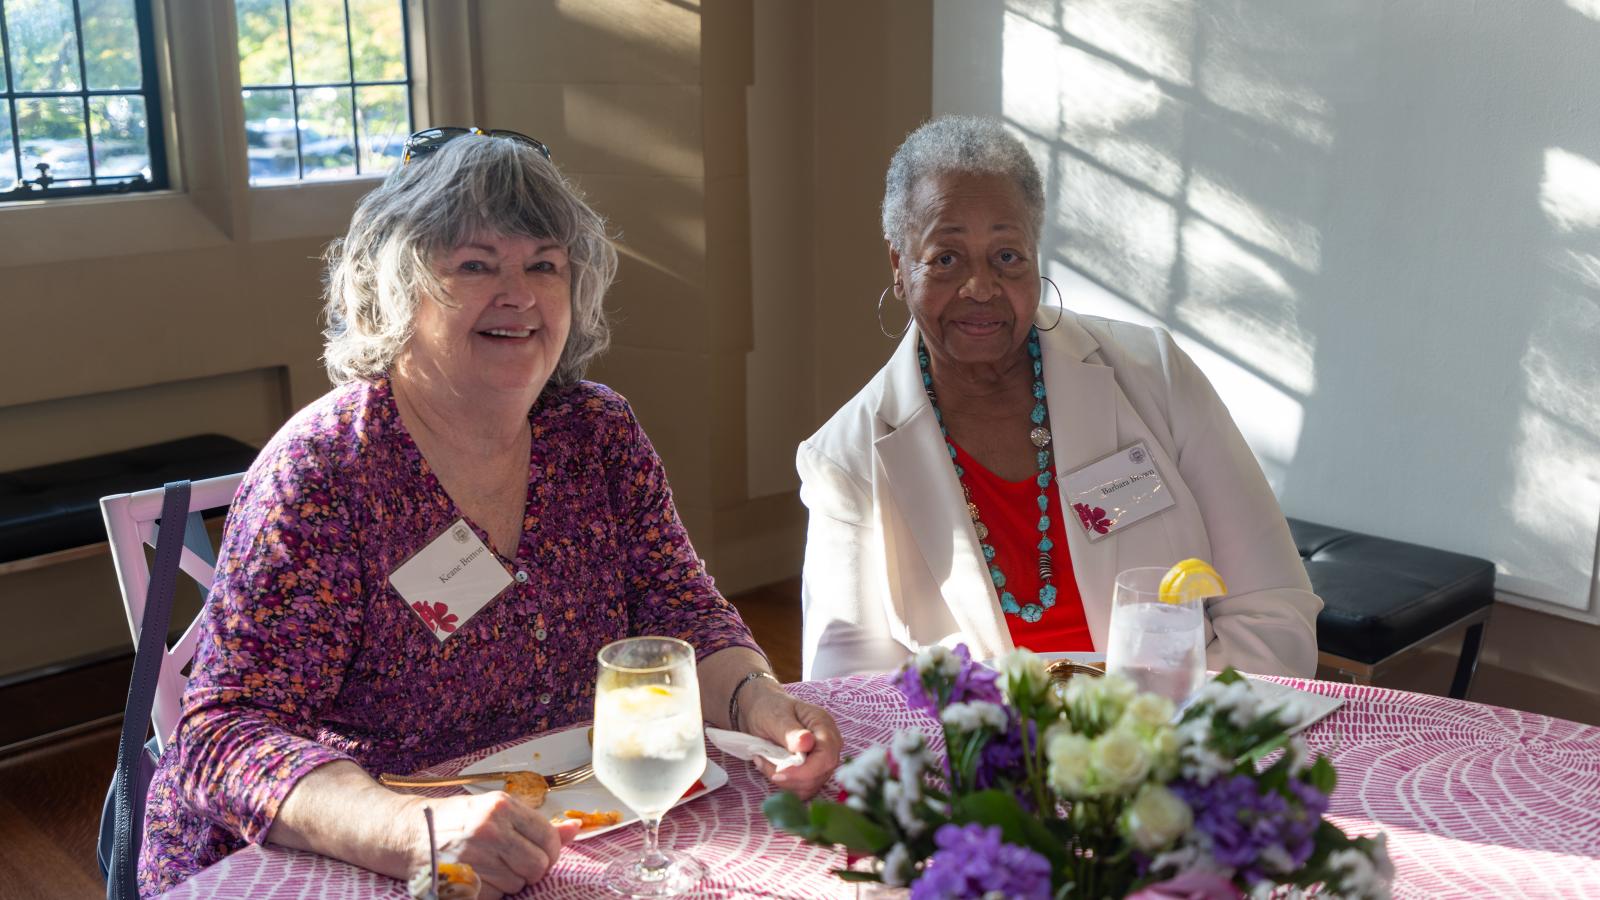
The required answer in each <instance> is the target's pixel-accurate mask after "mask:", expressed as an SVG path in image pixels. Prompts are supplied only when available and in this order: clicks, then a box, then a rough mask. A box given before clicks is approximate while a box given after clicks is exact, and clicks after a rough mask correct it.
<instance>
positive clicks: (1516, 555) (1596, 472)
mask: <svg viewBox="0 0 1600 900" xmlns="http://www.w3.org/2000/svg"><path fill="white" fill-rule="evenodd" d="M1518 430H1519V436H1518V440H1517V443H1516V447H1515V450H1514V455H1513V457H1512V458H1513V459H1514V460H1515V461H1516V477H1515V482H1514V484H1513V493H1512V497H1511V514H1512V520H1513V523H1512V524H1513V525H1514V529H1515V531H1516V536H1515V537H1514V538H1513V544H1514V546H1515V550H1514V551H1513V552H1510V553H1509V554H1508V555H1506V556H1505V557H1504V558H1502V559H1501V560H1500V564H1501V572H1502V573H1503V575H1504V576H1505V577H1503V578H1502V579H1501V582H1502V585H1503V586H1504V587H1506V588H1507V589H1509V590H1513V591H1516V592H1518V593H1522V594H1527V595H1529V596H1534V597H1539V598H1540V599H1544V600H1548V601H1549V602H1551V603H1555V604H1558V605H1560V606H1566V607H1570V608H1572V609H1577V610H1584V609H1587V608H1588V595H1589V582H1590V579H1591V577H1592V573H1591V572H1590V566H1591V565H1592V563H1593V561H1594V544H1595V523H1596V519H1597V515H1600V452H1597V448H1596V445H1595V442H1594V440H1593V438H1592V437H1586V436H1584V435H1583V434H1581V433H1579V432H1577V431H1575V430H1574V429H1572V428H1570V427H1568V426H1567V425H1565V424H1564V423H1562V422H1560V421H1559V420H1557V419H1556V418H1555V417H1553V416H1551V415H1549V414H1547V413H1545V412H1542V411H1540V410H1538V409H1534V408H1531V407H1530V408H1528V409H1525V410H1524V411H1523V413H1522V416H1521V421H1520V422H1519V423H1518Z"/></svg>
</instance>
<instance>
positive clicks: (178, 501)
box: [106, 481, 189, 900]
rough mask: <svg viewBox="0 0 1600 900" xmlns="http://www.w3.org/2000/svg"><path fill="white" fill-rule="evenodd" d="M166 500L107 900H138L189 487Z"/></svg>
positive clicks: (120, 748) (121, 746)
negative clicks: (152, 743) (155, 709)
mask: <svg viewBox="0 0 1600 900" xmlns="http://www.w3.org/2000/svg"><path fill="white" fill-rule="evenodd" d="M165 491H166V493H165V496H163V497H162V500H161V526H160V530H159V531H158V532H157V535H156V561H155V565H153V566H151V567H150V590H149V591H148V592H147V593H146V594H145V600H144V617H143V621H142V622H141V623H140V625H139V642H138V646H137V648H136V649H135V651H134V657H133V680H132V681H131V682H129V684H128V704H127V706H126V707H124V709H123V712H122V740H121V741H120V742H119V743H118V744H117V774H116V780H115V782H114V785H115V788H116V816H117V826H116V839H115V843H114V844H113V845H112V856H111V871H110V873H109V874H108V877H107V878H106V897H107V898H108V900H139V883H138V877H139V875H138V862H139V861H138V855H139V843H140V840H139V838H140V836H141V835H142V833H143V831H144V828H143V825H144V822H143V819H144V799H145V798H144V797H136V796H134V785H133V782H135V781H136V780H137V779H135V778H133V774H132V773H133V771H134V767H135V766H137V765H138V757H137V754H140V753H143V752H145V750H144V742H145V735H146V734H147V733H148V732H149V730H150V708H151V705H152V704H153V703H154V702H155V696H156V685H157V683H158V682H159V681H160V679H161V661H162V658H163V657H164V656H166V651H167V626H168V623H169V622H170V620H171V619H172V593H173V591H174V590H175V589H176V588H177V586H178V558H179V556H180V555H181V554H182V552H183V544H184V532H185V531H186V530H187V522H188V518H189V482H187V481H173V482H169V483H168V484H167V486H166V488H165Z"/></svg>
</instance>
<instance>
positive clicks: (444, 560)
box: [389, 519, 511, 642]
mask: <svg viewBox="0 0 1600 900" xmlns="http://www.w3.org/2000/svg"><path fill="white" fill-rule="evenodd" d="M389 583H390V584H392V585H394V589H395V590H396V591H398V592H399V593H400V596H401V597H403V598H405V601H406V603H407V604H409V605H410V606H411V611H412V612H414V613H416V614H417V617H418V618H420V619H422V622H423V624H425V625H427V626H428V628H429V629H430V630H432V631H433V636H434V637H436V638H438V639H439V640H440V642H443V641H444V640H445V639H446V638H448V637H449V636H450V635H451V634H453V633H455V630H456V629H457V628H460V627H461V626H462V625H463V624H465V623H466V621H467V620H468V619H470V618H472V617H473V616H474V615H475V614H476V613H477V612H478V610H480V609H483V608H484V607H485V606H487V605H488V604H489V601H490V600H493V599H494V598H496V597H498V596H500V592H501V591H504V590H505V589H506V588H507V587H508V586H509V585H510V584H511V575H510V574H509V573H508V572H506V569H505V566H502V565H501V564H500V560H499V559H497V558H496V557H495V555H494V554H493V553H491V552H490V551H489V547H488V546H487V545H486V544H484V542H483V541H481V540H479V539H478V535H477V533H476V532H474V531H473V530H472V528H471V527H470V526H468V525H467V523H466V521H465V520H464V519H457V520H455V521H454V522H452V523H451V524H450V527H449V528H446V529H445V530H444V533H443V534H441V535H439V536H438V537H436V538H434V539H433V540H432V541H429V542H428V546H426V547H423V548H422V549H421V550H419V551H417V554H416V555H415V556H413V557H411V558H410V559H408V560H406V561H405V562H404V563H402V564H401V565H400V568H398V569H395V570H394V571H393V572H391V573H389Z"/></svg>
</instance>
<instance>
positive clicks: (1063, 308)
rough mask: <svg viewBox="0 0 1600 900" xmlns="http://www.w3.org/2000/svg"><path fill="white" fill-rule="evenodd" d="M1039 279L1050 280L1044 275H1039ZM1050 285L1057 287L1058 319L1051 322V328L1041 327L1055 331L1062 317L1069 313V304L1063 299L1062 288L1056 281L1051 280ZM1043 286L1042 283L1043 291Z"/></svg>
mask: <svg viewBox="0 0 1600 900" xmlns="http://www.w3.org/2000/svg"><path fill="white" fill-rule="evenodd" d="M1039 280H1040V281H1050V279H1048V278H1046V277H1045V276H1043V275H1040V276H1039ZM1050 286H1051V287H1053V288H1055V289H1056V320H1055V322H1053V323H1051V325H1050V327H1049V328H1041V329H1039V330H1040V331H1055V330H1056V326H1057V325H1060V324H1061V317H1062V316H1064V315H1066V314H1067V306H1066V304H1065V303H1064V302H1062V300H1061V288H1058V287H1056V283H1055V282H1054V281H1050ZM1043 287H1044V286H1043V285H1040V289H1041V291H1042V290H1043Z"/></svg>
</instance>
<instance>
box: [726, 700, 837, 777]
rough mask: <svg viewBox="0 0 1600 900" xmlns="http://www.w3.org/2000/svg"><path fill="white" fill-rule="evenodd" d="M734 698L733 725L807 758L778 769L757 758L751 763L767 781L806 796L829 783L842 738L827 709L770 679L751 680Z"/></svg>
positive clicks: (835, 765)
mask: <svg viewBox="0 0 1600 900" xmlns="http://www.w3.org/2000/svg"><path fill="white" fill-rule="evenodd" d="M744 694H745V695H744V696H742V697H740V698H739V703H740V709H741V713H740V715H739V722H738V723H737V724H738V725H740V726H742V727H743V730H744V731H745V732H747V733H749V734H753V735H755V736H756V737H760V738H766V739H767V740H769V741H771V742H773V743H774V744H777V745H779V746H780V747H783V748H784V749H786V750H788V751H790V752H794V753H804V754H806V761H805V762H804V763H802V764H801V765H798V766H795V767H793V768H789V769H784V770H783V771H782V772H778V771H776V770H775V769H774V768H773V765H772V763H769V762H767V761H766V760H764V759H762V758H760V757H756V759H755V764H756V767H757V768H759V769H760V770H761V772H762V774H764V775H766V776H767V777H768V778H770V779H772V783H773V784H775V785H777V786H778V787H781V788H783V789H784V790H787V791H792V792H794V793H795V794H797V795H799V797H800V799H802V800H809V799H811V797H813V796H814V795H815V794H816V793H817V792H818V791H820V790H822V786H823V785H824V784H826V783H827V782H828V778H829V776H831V775H832V774H833V770H834V769H835V768H837V767H838V765H839V753H840V751H841V750H842V749H843V747H844V740H843V738H841V737H840V736H839V726H838V725H837V724H835V723H834V721H833V716H831V715H829V714H828V711H827V710H825V709H823V708H821V707H819V706H812V705H811V704H809V703H802V702H800V701H799V700H796V699H794V698H793V697H791V696H789V695H788V694H786V693H784V690H783V688H781V687H779V686H778V685H777V684H776V683H775V682H772V681H767V680H760V681H755V682H752V683H751V684H750V685H749V686H747V687H746V688H745V690H744Z"/></svg>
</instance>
